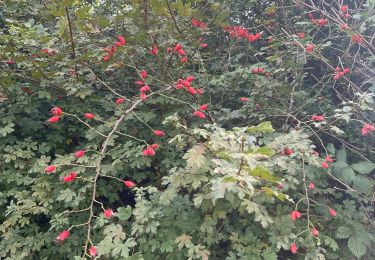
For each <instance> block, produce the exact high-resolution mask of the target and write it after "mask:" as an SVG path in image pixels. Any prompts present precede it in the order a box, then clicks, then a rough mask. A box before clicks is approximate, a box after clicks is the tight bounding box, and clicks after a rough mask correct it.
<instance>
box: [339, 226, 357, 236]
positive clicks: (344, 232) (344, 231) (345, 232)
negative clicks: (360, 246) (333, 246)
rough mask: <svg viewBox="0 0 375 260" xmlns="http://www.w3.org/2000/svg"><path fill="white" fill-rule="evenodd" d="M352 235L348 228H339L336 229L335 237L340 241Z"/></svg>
mask: <svg viewBox="0 0 375 260" xmlns="http://www.w3.org/2000/svg"><path fill="white" fill-rule="evenodd" d="M352 234H353V231H352V230H351V229H350V228H349V227H347V226H340V227H339V228H338V229H337V233H336V237H337V238H341V239H345V238H348V237H350V236H351V235H352Z"/></svg>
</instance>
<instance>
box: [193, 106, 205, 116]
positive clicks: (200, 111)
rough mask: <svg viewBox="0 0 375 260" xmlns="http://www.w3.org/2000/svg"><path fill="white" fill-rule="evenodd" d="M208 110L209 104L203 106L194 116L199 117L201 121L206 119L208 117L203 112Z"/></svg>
mask: <svg viewBox="0 0 375 260" xmlns="http://www.w3.org/2000/svg"><path fill="white" fill-rule="evenodd" d="M207 109H208V104H205V105H201V106H200V107H199V108H198V110H195V111H194V112H193V116H196V117H199V118H201V119H205V118H206V115H205V114H204V113H203V111H206V110H207Z"/></svg>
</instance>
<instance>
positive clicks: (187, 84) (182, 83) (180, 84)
mask: <svg viewBox="0 0 375 260" xmlns="http://www.w3.org/2000/svg"><path fill="white" fill-rule="evenodd" d="M194 80H195V77H194V76H187V77H186V78H185V79H178V80H177V83H176V85H175V86H176V88H177V89H183V88H185V89H186V91H187V92H189V93H190V94H192V95H195V94H198V95H202V94H203V89H201V88H193V87H192V86H191V84H192V83H193V81H194Z"/></svg>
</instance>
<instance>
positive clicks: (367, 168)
mask: <svg viewBox="0 0 375 260" xmlns="http://www.w3.org/2000/svg"><path fill="white" fill-rule="evenodd" d="M351 167H352V168H353V169H354V170H355V171H356V172H358V173H361V174H367V173H370V172H371V171H372V170H374V169H375V164H374V163H372V162H368V161H362V162H358V163H355V164H352V165H351Z"/></svg>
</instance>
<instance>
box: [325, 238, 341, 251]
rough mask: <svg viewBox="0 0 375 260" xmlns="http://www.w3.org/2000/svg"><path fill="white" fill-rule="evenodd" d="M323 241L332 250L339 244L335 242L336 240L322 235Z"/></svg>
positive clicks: (337, 247)
mask: <svg viewBox="0 0 375 260" xmlns="http://www.w3.org/2000/svg"><path fill="white" fill-rule="evenodd" d="M324 243H325V244H326V245H327V246H329V247H330V248H332V250H333V251H336V250H337V249H339V245H338V244H337V242H336V240H334V239H333V238H332V237H328V236H324Z"/></svg>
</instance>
